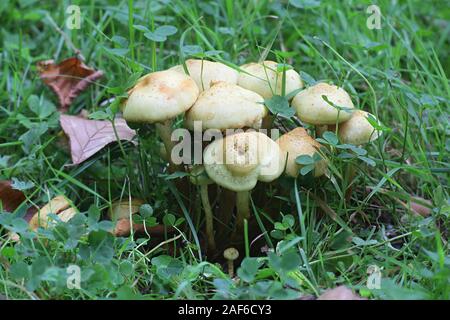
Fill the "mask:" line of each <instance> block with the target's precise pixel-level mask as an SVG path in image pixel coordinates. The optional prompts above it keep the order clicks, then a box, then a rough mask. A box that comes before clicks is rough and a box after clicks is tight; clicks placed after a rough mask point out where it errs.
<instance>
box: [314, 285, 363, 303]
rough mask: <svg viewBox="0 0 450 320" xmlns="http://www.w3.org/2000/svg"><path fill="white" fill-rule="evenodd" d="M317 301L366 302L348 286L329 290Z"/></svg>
mask: <svg viewBox="0 0 450 320" xmlns="http://www.w3.org/2000/svg"><path fill="white" fill-rule="evenodd" d="M317 300H366V299H365V298H362V297H361V296H359V295H357V294H356V293H353V291H352V290H351V289H349V288H347V287H346V286H339V287H336V288H333V289H328V290H327V291H325V292H324V293H322V294H321V295H320V296H319V297H318V298H317Z"/></svg>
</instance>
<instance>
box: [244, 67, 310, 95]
mask: <svg viewBox="0 0 450 320" xmlns="http://www.w3.org/2000/svg"><path fill="white" fill-rule="evenodd" d="M278 66H279V64H278V63H277V62H274V61H269V60H267V61H264V62H262V63H249V64H245V65H243V66H241V70H242V71H241V72H240V74H239V80H238V84H239V86H241V87H243V88H245V89H248V90H251V91H254V92H256V93H258V94H260V95H261V96H262V97H263V98H264V99H269V98H271V97H272V96H273V95H282V94H283V92H282V91H283V73H284V74H285V91H284V94H288V93H290V92H292V91H294V90H297V89H300V88H303V82H302V79H301V78H300V75H299V74H298V73H297V72H296V71H295V70H293V69H289V70H286V71H284V72H283V70H280V69H279V68H278Z"/></svg>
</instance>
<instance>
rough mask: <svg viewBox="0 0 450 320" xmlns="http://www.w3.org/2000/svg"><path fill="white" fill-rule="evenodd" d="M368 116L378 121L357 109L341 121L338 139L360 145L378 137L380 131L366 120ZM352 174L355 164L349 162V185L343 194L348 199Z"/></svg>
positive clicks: (353, 174)
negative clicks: (344, 120) (349, 116)
mask: <svg viewBox="0 0 450 320" xmlns="http://www.w3.org/2000/svg"><path fill="white" fill-rule="evenodd" d="M368 117H372V118H373V119H374V121H376V122H378V120H376V118H375V116H373V115H372V114H370V113H368V112H365V111H362V110H357V111H355V112H353V115H352V117H351V118H350V119H349V120H348V121H346V122H344V123H342V124H341V125H340V126H339V128H338V136H339V140H340V141H341V142H342V143H346V144H353V145H355V146H361V145H363V144H366V143H369V142H372V141H374V140H376V139H378V137H379V136H380V134H381V132H380V131H378V130H376V129H375V128H374V127H373V126H372V124H371V123H370V122H369V120H368ZM378 123H379V122H378ZM354 176H355V166H354V165H353V164H351V163H350V164H349V166H348V173H347V177H348V180H349V181H350V186H349V188H348V189H347V191H346V196H345V198H346V199H347V200H349V199H350V197H351V194H352V189H353V188H352V184H351V181H352V180H353V178H354Z"/></svg>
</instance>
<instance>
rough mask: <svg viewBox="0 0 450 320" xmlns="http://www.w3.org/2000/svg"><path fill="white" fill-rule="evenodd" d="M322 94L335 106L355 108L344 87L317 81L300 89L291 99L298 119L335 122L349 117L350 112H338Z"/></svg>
mask: <svg viewBox="0 0 450 320" xmlns="http://www.w3.org/2000/svg"><path fill="white" fill-rule="evenodd" d="M322 96H326V97H327V98H328V100H329V101H331V102H332V103H333V104H335V105H336V106H339V107H343V108H347V109H354V108H355V107H354V106H353V102H352V99H351V98H350V96H349V95H348V93H347V92H346V91H345V90H344V89H342V88H339V87H337V86H334V85H329V84H327V83H318V84H316V85H313V86H311V87H309V88H307V89H305V90H302V91H300V92H299V93H298V94H297V95H296V96H295V97H294V99H293V100H292V106H294V107H295V109H296V110H297V116H298V117H299V118H300V120H302V121H304V122H306V123H310V124H335V123H336V122H339V123H341V122H344V121H347V120H348V119H350V117H351V116H352V112H349V111H344V110H341V111H340V112H338V110H337V109H336V108H335V107H333V106H332V105H330V104H329V103H328V102H327V101H325V100H324V99H323V97H322Z"/></svg>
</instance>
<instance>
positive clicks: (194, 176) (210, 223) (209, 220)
mask: <svg viewBox="0 0 450 320" xmlns="http://www.w3.org/2000/svg"><path fill="white" fill-rule="evenodd" d="M190 180H191V182H192V183H193V184H195V185H196V186H199V188H200V198H201V201H202V206H203V209H204V210H205V225H206V237H207V241H208V249H209V250H210V251H215V250H216V241H215V240H214V220H213V212H212V209H211V203H210V202H209V196H208V184H211V183H213V181H212V180H211V179H210V178H209V177H208V175H207V174H206V172H205V168H204V167H203V166H202V165H196V166H194V168H193V169H192V170H191V176H190Z"/></svg>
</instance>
